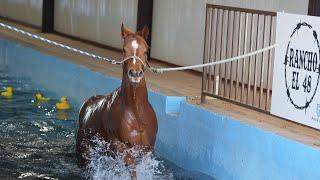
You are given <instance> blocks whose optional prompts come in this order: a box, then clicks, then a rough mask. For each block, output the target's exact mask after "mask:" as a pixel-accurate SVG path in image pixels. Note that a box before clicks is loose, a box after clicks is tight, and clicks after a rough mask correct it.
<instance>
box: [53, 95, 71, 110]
mask: <svg viewBox="0 0 320 180" xmlns="http://www.w3.org/2000/svg"><path fill="white" fill-rule="evenodd" d="M56 108H57V109H60V110H67V109H70V103H69V101H68V99H67V97H65V96H63V97H61V98H60V102H58V103H57V104H56Z"/></svg>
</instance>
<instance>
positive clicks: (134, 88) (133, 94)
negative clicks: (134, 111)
mask: <svg viewBox="0 0 320 180" xmlns="http://www.w3.org/2000/svg"><path fill="white" fill-rule="evenodd" d="M121 96H122V100H123V101H122V102H123V103H124V105H128V106H130V107H131V108H139V107H143V105H146V104H147V103H148V92H147V87H146V81H145V79H144V78H142V79H141V81H140V83H138V84H132V83H130V81H129V79H128V78H127V77H126V76H125V75H124V76H123V78H122V83H121Z"/></svg>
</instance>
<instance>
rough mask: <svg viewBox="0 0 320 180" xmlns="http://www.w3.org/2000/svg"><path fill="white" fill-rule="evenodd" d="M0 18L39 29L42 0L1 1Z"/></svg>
mask: <svg viewBox="0 0 320 180" xmlns="http://www.w3.org/2000/svg"><path fill="white" fill-rule="evenodd" d="M0 16H2V17H7V18H10V19H14V20H17V21H20V22H24V23H27V24H31V25H34V26H37V27H41V24H42V22H41V21H42V0H1V1H0Z"/></svg>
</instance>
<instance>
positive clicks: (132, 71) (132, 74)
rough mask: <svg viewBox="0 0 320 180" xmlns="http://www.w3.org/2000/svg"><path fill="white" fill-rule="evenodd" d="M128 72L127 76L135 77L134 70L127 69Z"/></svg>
mask: <svg viewBox="0 0 320 180" xmlns="http://www.w3.org/2000/svg"><path fill="white" fill-rule="evenodd" d="M128 74H129V76H131V77H135V74H136V72H135V71H134V70H131V69H130V70H129V71H128Z"/></svg>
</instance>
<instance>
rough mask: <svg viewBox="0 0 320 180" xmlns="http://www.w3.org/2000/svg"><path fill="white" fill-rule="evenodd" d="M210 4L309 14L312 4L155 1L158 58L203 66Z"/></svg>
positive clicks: (291, 0)
mask: <svg viewBox="0 0 320 180" xmlns="http://www.w3.org/2000/svg"><path fill="white" fill-rule="evenodd" d="M206 3H211V4H216V5H224V6H234V7H242V8H250V9H259V10H266V11H274V12H277V11H285V12H291V13H298V14H307V11H308V0H197V1H195V0H154V14H153V25H152V27H153V33H152V51H151V55H152V57H154V58H157V59H161V60H164V61H166V62H169V63H172V64H177V65H181V66H184V65H191V64H199V63H202V61H203V59H202V55H203V44H204V25H205V12H206V11H205V6H206Z"/></svg>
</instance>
